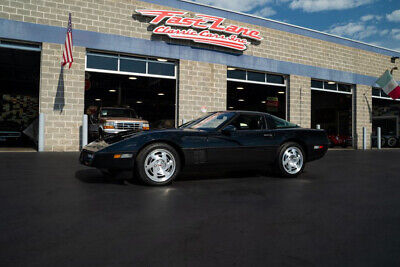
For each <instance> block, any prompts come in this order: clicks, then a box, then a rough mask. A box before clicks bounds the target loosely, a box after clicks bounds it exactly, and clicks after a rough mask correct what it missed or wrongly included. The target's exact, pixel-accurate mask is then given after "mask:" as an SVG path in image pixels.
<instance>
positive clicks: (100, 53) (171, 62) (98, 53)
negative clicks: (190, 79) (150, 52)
mask: <svg viewBox="0 0 400 267" xmlns="http://www.w3.org/2000/svg"><path fill="white" fill-rule="evenodd" d="M88 55H89V56H90V55H92V56H99V57H111V58H116V59H117V62H118V63H117V70H105V69H98V68H88V67H87V63H88ZM121 59H127V60H137V61H144V62H146V72H145V73H142V72H130V71H121V70H120V69H121V67H120V65H121ZM153 62H155V63H159V64H165V65H174V76H167V75H160V74H151V73H149V63H153ZM177 62H178V61H174V60H168V61H167V62H162V61H157V59H156V58H151V57H140V56H136V55H125V54H112V53H107V52H104V51H92V50H88V51H86V55H85V71H88V72H99V73H111V74H122V75H132V76H142V77H154V78H163V79H171V80H176V79H177V77H178V76H177V72H178V63H177Z"/></svg>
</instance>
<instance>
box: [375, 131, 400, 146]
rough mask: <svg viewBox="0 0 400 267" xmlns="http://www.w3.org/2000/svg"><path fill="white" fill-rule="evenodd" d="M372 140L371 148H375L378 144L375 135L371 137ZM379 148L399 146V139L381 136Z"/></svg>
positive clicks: (391, 136)
mask: <svg viewBox="0 0 400 267" xmlns="http://www.w3.org/2000/svg"><path fill="white" fill-rule="evenodd" d="M371 139H372V146H373V147H377V146H378V143H377V139H378V138H377V136H376V135H372V136H371ZM381 146H382V147H390V148H393V147H398V146H399V138H398V137H397V136H395V135H390V134H389V135H382V136H381Z"/></svg>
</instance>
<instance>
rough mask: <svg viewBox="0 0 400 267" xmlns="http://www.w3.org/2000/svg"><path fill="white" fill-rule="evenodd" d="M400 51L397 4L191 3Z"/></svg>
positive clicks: (334, 0)
mask: <svg viewBox="0 0 400 267" xmlns="http://www.w3.org/2000/svg"><path fill="white" fill-rule="evenodd" d="M191 1H194V2H197V3H203V4H208V5H212V6H216V7H222V8H226V9H230V10H234V11H240V12H244V13H248V14H252V15H257V16H260V17H264V18H270V19H273V20H278V21H283V22H286V23H290V24H294V25H298V26H302V27H306V28H310V29H314V30H318V31H322V32H327V33H331V34H334V35H339V36H342V37H346V38H350V39H353V40H358V41H362V42H365V43H369V44H373V45H377V46H381V47H385V48H389V49H393V50H397V51H400V0H191Z"/></svg>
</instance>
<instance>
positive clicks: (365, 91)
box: [353, 84, 372, 149]
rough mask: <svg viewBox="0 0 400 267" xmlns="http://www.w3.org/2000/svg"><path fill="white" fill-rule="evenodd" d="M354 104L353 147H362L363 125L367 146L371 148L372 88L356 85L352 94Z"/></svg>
mask: <svg viewBox="0 0 400 267" xmlns="http://www.w3.org/2000/svg"><path fill="white" fill-rule="evenodd" d="M353 99H354V100H353V105H354V112H353V113H354V116H355V118H354V122H355V125H354V128H355V136H354V138H355V140H354V141H355V142H354V148H356V149H362V145H363V130H362V128H363V127H366V128H367V148H371V133H372V88H371V87H369V86H366V85H358V84H357V85H356V89H355V92H354V96H353Z"/></svg>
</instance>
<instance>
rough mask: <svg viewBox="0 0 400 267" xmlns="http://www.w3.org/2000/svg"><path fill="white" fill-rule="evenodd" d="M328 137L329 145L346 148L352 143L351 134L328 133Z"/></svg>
mask: <svg viewBox="0 0 400 267" xmlns="http://www.w3.org/2000/svg"><path fill="white" fill-rule="evenodd" d="M328 139H329V147H335V146H341V147H343V148H346V147H348V146H352V145H353V139H352V137H351V136H348V135H341V134H329V135H328Z"/></svg>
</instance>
